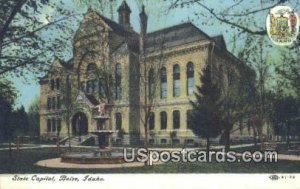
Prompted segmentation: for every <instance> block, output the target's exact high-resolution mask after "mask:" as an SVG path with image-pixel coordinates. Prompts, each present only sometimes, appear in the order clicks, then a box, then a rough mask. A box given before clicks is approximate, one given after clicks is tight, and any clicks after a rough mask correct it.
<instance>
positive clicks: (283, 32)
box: [266, 6, 299, 46]
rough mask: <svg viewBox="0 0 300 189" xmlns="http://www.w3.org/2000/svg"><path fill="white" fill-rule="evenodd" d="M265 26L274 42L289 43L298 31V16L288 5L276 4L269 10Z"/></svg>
mask: <svg viewBox="0 0 300 189" xmlns="http://www.w3.org/2000/svg"><path fill="white" fill-rule="evenodd" d="M266 26H267V32H268V35H269V37H270V39H271V41H272V42H273V43H274V44H276V45H280V46H286V45H291V44H292V43H293V42H294V41H295V40H296V39H297V36H298V33H299V17H298V14H297V13H296V12H295V11H294V10H293V9H292V8H290V7H288V6H276V7H274V8H272V9H271V10H270V12H269V14H268V16H267V22H266Z"/></svg>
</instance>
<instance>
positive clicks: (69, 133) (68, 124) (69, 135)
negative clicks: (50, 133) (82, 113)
mask: <svg viewBox="0 0 300 189" xmlns="http://www.w3.org/2000/svg"><path fill="white" fill-rule="evenodd" d="M66 122H67V127H68V138H69V151H70V152H71V150H72V149H71V140H70V139H71V131H70V121H69V118H67V121H66Z"/></svg>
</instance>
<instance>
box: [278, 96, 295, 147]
mask: <svg viewBox="0 0 300 189" xmlns="http://www.w3.org/2000/svg"><path fill="white" fill-rule="evenodd" d="M298 111H299V104H298V103H297V101H296V99H295V98H294V97H292V96H287V97H283V98H279V99H276V101H275V103H274V111H273V114H272V118H273V119H272V120H273V122H274V124H275V128H276V131H277V133H278V134H280V135H285V136H286V143H287V147H289V145H290V135H291V127H292V125H293V124H294V123H295V122H296V118H297V116H298V115H299V112H298ZM283 132H285V133H283Z"/></svg>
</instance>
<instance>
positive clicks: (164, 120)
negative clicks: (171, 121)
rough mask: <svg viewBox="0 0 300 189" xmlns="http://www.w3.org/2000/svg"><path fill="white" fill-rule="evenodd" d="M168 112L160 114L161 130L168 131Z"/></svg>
mask: <svg viewBox="0 0 300 189" xmlns="http://www.w3.org/2000/svg"><path fill="white" fill-rule="evenodd" d="M167 123H168V122H167V112H160V129H161V130H165V129H167Z"/></svg>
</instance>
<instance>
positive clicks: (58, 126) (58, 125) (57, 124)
mask: <svg viewBox="0 0 300 189" xmlns="http://www.w3.org/2000/svg"><path fill="white" fill-rule="evenodd" d="M56 126H57V130H58V132H60V131H61V119H58V120H57V123H56Z"/></svg>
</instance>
